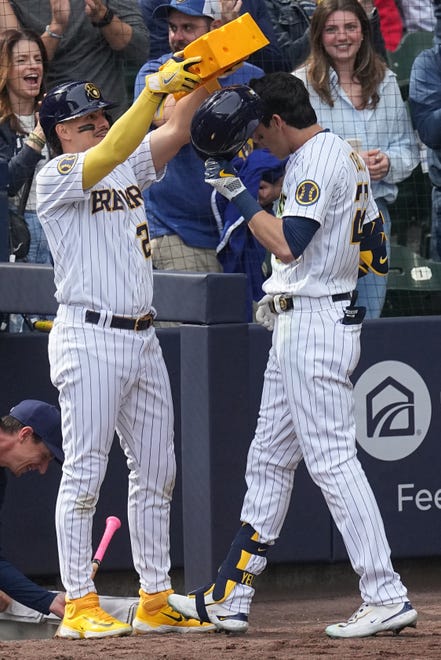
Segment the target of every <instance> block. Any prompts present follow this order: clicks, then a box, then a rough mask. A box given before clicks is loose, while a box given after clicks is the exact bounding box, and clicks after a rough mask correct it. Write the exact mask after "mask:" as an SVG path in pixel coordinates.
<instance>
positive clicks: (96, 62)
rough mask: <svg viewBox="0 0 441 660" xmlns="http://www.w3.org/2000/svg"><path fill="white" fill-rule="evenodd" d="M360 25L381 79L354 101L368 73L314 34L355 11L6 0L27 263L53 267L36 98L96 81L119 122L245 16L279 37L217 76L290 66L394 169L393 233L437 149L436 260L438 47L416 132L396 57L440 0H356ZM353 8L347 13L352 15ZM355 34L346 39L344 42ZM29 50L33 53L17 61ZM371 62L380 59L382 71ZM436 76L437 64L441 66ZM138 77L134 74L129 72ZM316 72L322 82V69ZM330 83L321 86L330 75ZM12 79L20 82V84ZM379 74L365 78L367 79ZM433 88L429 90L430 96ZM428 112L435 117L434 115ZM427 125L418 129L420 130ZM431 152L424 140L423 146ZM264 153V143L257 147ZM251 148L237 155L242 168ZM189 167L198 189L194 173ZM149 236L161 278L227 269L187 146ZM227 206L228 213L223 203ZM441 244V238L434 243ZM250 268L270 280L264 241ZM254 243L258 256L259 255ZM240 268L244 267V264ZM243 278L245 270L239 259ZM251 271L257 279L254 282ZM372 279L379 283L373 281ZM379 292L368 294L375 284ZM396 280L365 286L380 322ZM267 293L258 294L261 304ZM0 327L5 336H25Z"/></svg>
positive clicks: (420, 94) (362, 146) (7, 151)
mask: <svg viewBox="0 0 441 660" xmlns="http://www.w3.org/2000/svg"><path fill="white" fill-rule="evenodd" d="M354 2H357V3H358V4H359V9H360V12H362V13H361V14H360V15H361V16H363V17H364V19H365V20H364V23H363V26H364V27H363V29H366V34H365V35H364V36H363V39H364V43H362V44H361V45H360V53H364V54H365V56H366V57H367V58H368V59H370V60H371V64H370V65H368V66H367V70H369V71H371V73H372V72H373V71H377V72H378V75H377V74H374V77H373V78H372V79H371V80H368V79H367V78H363V80H358V82H357V85H359V88H357V90H356V91H355V93H354V90H353V85H352V84H351V85H350V86H351V91H350V92H349V90H348V86H347V84H348V81H346V83H345V81H344V80H343V78H344V76H346V78H348V77H349V78H348V80H349V82H350V80H352V79H353V78H356V77H357V76H358V75H359V73H360V72H359V70H358V69H357V70H352V71H349V72H346V73H343V72H342V70H341V68H340V67H339V65H338V62H337V61H336V60H335V57H334V56H333V55H332V52H331V50H327V48H326V46H325V45H324V43H322V41H321V35H320V34H319V35H317V33H316V35H315V36H313V35H312V34H311V28H312V27H313V26H314V22H315V23H316V24H317V18H316V17H317V12H323V11H324V9H323V7H325V8H326V7H328V11H330V12H331V13H332V12H335V11H348V10H349V11H350V7H351V3H350V2H349V4H345V3H344V2H342V1H338V2H337V1H336V2H334V3H332V2H331V0H321V1H319V0H209V1H208V0H184V2H182V1H180V2H177V1H175V0H168V1H167V0H110V1H109V0H38V1H35V0H0V30H2V31H3V33H4V36H3V40H2V44H3V45H2V48H1V50H0V58H1V60H2V78H1V81H0V84H1V90H0V95H1V96H0V156H1V157H2V158H3V159H5V160H6V161H7V163H8V173H9V186H8V194H9V201H10V205H11V206H14V205H15V206H17V204H18V201H19V199H20V196H21V195H23V192H25V191H26V186H25V185H24V184H25V183H26V182H28V184H29V196H28V200H27V204H26V213H25V218H26V221H27V223H28V225H29V229H30V233H31V247H30V250H29V253H28V255H27V257H26V258H25V261H29V262H37V263H51V256H50V253H49V251H48V248H47V242H46V239H45V236H44V233H43V231H42V230H41V226H40V224H39V221H38V218H37V216H36V213H35V185H34V183H33V181H34V175H35V173H36V171H38V169H39V168H40V167H41V166H42V164H43V163H44V162H45V160H47V159H48V158H49V157H50V154H49V151H48V149H47V146H46V144H45V139H44V135H43V133H42V131H41V128H40V126H39V123H38V103H39V102H40V101H41V98H42V96H43V94H44V93H45V91H47V90H48V89H50V88H52V87H53V86H55V85H57V84H59V83H61V82H66V81H68V80H91V81H93V82H94V83H96V84H97V85H98V86H99V87H100V88H101V89H102V91H103V94H104V95H105V96H106V97H107V98H110V99H112V101H113V102H114V103H115V105H114V108H112V110H111V114H112V116H113V118H114V119H116V118H117V117H118V116H120V115H121V113H122V112H123V111H124V110H125V109H126V108H127V107H128V105H129V104H130V103H131V102H132V101H133V100H134V98H136V97H137V95H138V94H139V91H140V89H141V88H142V85H143V80H144V76H145V75H146V74H148V73H151V72H152V71H154V70H155V69H156V68H158V67H159V66H161V64H162V63H163V62H164V61H166V59H168V58H169V57H170V54H173V53H176V52H179V51H180V50H182V49H183V48H184V47H185V46H186V45H187V44H189V43H190V42H191V41H193V40H194V39H196V38H198V37H199V36H201V35H203V34H206V33H207V32H209V31H211V30H213V29H216V28H217V27H219V26H221V25H225V24H226V23H227V22H228V21H230V20H234V19H235V18H237V17H238V16H240V15H243V14H244V13H245V12H249V13H250V14H251V16H252V17H253V18H254V19H255V21H256V22H257V24H258V25H259V27H260V29H261V30H262V31H263V32H264V34H265V35H266V36H267V38H268V39H269V42H270V43H269V45H268V46H266V47H265V48H263V49H261V50H259V51H257V52H256V53H254V54H252V55H251V56H250V57H249V59H248V61H247V62H246V63H245V64H244V65H243V66H242V67H241V68H239V69H238V70H236V71H233V72H232V73H231V74H230V75H227V76H225V77H223V78H222V79H220V81H219V82H220V84H221V85H222V86H227V85H231V84H237V83H241V84H243V83H245V84H246V83H247V82H248V81H249V80H250V79H251V78H253V77H260V76H261V75H263V74H264V73H268V72H272V71H277V70H283V71H289V72H293V73H295V75H297V76H299V77H300V78H301V79H302V80H303V81H304V82H305V84H306V85H307V87H308V89H309V92H310V94H311V98H312V100H313V104H314V106H315V109H316V111H317V113H318V115H319V120H320V122H321V123H322V124H323V125H324V126H326V127H329V128H331V129H332V130H334V131H335V132H337V133H339V134H340V135H341V136H342V137H345V138H348V139H355V140H356V144H357V146H358V148H359V151H360V152H361V154H362V156H363V157H365V158H366V159H367V161H368V163H369V158H370V156H369V154H370V153H371V154H373V151H378V153H380V154H383V155H384V162H383V165H384V168H383V169H384V172H383V173H382V174H381V172H380V174H378V172H375V171H374V170H373V169H371V168H370V169H371V179H372V182H373V190H374V194H375V198H376V200H377V204H378V206H379V208H380V209H381V210H382V212H383V215H384V217H385V223H386V230H387V233H388V235H389V238H391V235H392V234H393V227H391V225H390V217H389V213H388V205H389V204H390V203H391V202H394V201H395V199H396V196H397V191H398V189H397V183H398V182H400V181H402V180H404V179H406V178H407V177H408V176H409V175H410V174H411V172H412V170H413V169H414V168H415V167H416V166H417V164H418V162H419V157H418V155H417V147H416V143H417V140H418V134H419V139H420V141H422V142H424V143H425V144H426V145H427V146H428V147H429V155H428V158H429V176H430V181H431V183H432V185H433V197H432V208H433V226H432V250H431V255H430V256H431V258H432V259H436V260H439V258H440V254H441V248H440V247H439V246H440V243H441V238H440V237H439V234H440V230H439V227H440V226H441V220H440V217H441V212H440V210H439V209H441V199H440V198H441V193H440V192H439V191H440V190H441V174H440V173H441V164H440V163H441V156H440V153H441V151H440V148H439V144H438V141H437V140H436V139H434V138H433V135H435V134H436V135H437V134H438V131H434V130H433V129H432V128H429V127H434V126H435V123H434V122H432V121H431V120H430V121H427V116H428V115H427V113H430V117H431V118H433V117H436V116H437V111H438V105H437V104H438V92H437V83H435V82H434V81H435V80H437V78H436V75H437V74H436V75H435V74H434V75H435V77H434V76H432V73H431V67H432V66H434V67H435V64H434V63H435V62H436V61H437V60H436V58H437V57H438V56H439V54H438V46H434V49H432V50H431V51H430V53H428V52H427V53H425V54H422V55H421V58H418V59H417V62H416V72H415V74H414V75H413V82H412V94H411V98H410V100H409V103H410V108H411V109H412V120H413V122H414V125H413V127H412V124H411V120H410V115H409V107H408V104H407V103H405V102H403V101H402V100H401V97H400V89H399V87H398V84H397V80H396V77H395V75H394V73H393V72H392V71H391V70H390V68H389V66H388V62H389V60H388V55H389V53H392V52H394V51H396V50H397V49H399V47H400V44H401V42H402V40H403V38H404V37H405V35H406V34H408V33H410V32H412V31H421V30H424V31H430V32H432V31H435V27H436V18H437V16H436V11H437V7H438V5H439V2H438V0H418V1H417V0H412V1H411V2H408V1H407V0H354ZM348 7H349V9H348ZM344 38H346V36H345V37H344ZM19 51H20V52H19ZM21 51H26V52H23V53H22V52H21ZM373 62H375V64H373ZM435 70H436V71H437V69H435ZM134 71H137V72H138V73H137V75H136V80H135V84H134V86H133V80H134V78H135V77H134V76H132V77H130V76H129V75H128V72H134ZM314 72H315V73H314ZM321 74H322V77H321V79H320V81H319V78H320V75H321ZM14 78H16V80H14ZM368 78H369V76H368ZM426 79H427V80H426ZM428 85H429V86H430V88H431V89H433V94H432V95H431V97H430V99H429V98H428V95H427V90H428ZM174 103H175V101H174V99H173V98H168V99H167V101H166V103H164V104H163V106H162V112H161V113H160V114H158V116H157V118H156V124H155V125H159V124H161V123H163V122H164V121H167V119H168V118H169V117H170V115H171V113H172V112H173V104H174ZM428 104H430V109H429V108H428ZM415 129H417V130H418V133H417V132H416V130H415ZM420 144H421V143H420ZM254 147H256V145H254ZM252 148H253V145H250V148H249V150H245V153H242V154H239V157H240V158H241V159H242V160H243V159H246V158H247V157H248V154H249V152H250V151H251V150H252ZM189 171H191V172H192V181H191V185H189V181H188V172H189ZM144 200H145V205H146V212H147V217H148V220H149V226H150V230H151V238H152V256H153V263H154V267H155V268H157V269H165V270H169V269H172V270H190V271H214V272H222V271H223V270H226V269H227V268H228V266H227V263H230V262H229V260H228V259H227V260H226V259H225V235H226V227H227V226H228V224H229V222H228V220H227V219H226V218H225V217H224V212H223V210H222V209H221V212H220V211H219V208H217V205H216V204H213V203H212V200H211V191H210V189H209V186H208V185H207V184H206V183H205V182H204V177H203V162H202V160H201V159H200V158H199V157H198V156H197V154H196V152H195V151H194V149H193V148H192V146H191V145H187V146H185V147H183V148H182V149H181V151H180V152H179V154H178V155H177V156H176V157H175V158H174V159H173V160H172V162H171V163H170V164H169V165H168V170H167V173H166V175H165V177H164V178H163V180H162V181H160V182H158V183H157V184H155V185H154V186H152V187H151V188H150V189H149V190H148V191H147V192H146V193H145V194H144ZM221 206H222V205H221ZM437 237H438V238H437ZM244 245H247V249H250V250H251V253H250V254H247V259H246V262H247V263H248V264H249V263H251V264H253V259H254V258H255V260H256V263H254V264H253V268H252V270H253V271H254V272H258V273H259V277H260V276H261V273H263V275H262V276H263V277H266V276H267V275H269V273H267V272H266V270H265V263H267V259H266V258H265V255H263V258H262V250H260V249H259V246H256V245H255V244H254V241H246V242H245V244H244ZM250 246H251V247H250ZM241 263H242V265H241ZM236 268H237V269H239V270H240V269H242V271H244V272H248V274H249V271H247V270H246V268H245V267H244V266H243V262H241V260H239V262H238V263H237V265H236ZM249 276H250V275H249ZM371 278H372V280H371ZM370 287H373V289H374V290H375V291H376V293H374V294H373V293H372V289H371V288H370ZM385 287H386V280H385V279H384V280H383V282H382V283H381V282H380V281H379V278H375V276H374V275H372V276H367V278H364V280H362V281H361V282H360V293H361V298H362V300H363V303H364V304H366V306H367V308H368V317H369V316H370V317H372V318H374V317H378V316H380V315H381V309H382V303H383V301H384V296H385ZM258 288H259V287H258V286H257V287H255V290H256V292H255V293H254V294H253V299H255V298H256V295H257V291H258ZM13 325H14V324H12V323H11V324H10V326H8V324H7V323H6V324H5V323H3V329H9V330H11V331H12V330H14V329H15V330H17V329H21V327H22V326H23V323H22V322H19V323H18V324H16V325H14V327H13Z"/></svg>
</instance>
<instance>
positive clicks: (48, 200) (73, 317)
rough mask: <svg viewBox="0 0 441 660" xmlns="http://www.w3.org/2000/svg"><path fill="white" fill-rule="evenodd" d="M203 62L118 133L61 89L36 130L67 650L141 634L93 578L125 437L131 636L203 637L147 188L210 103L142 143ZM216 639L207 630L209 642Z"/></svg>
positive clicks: (180, 111)
mask: <svg viewBox="0 0 441 660" xmlns="http://www.w3.org/2000/svg"><path fill="white" fill-rule="evenodd" d="M199 61H200V58H190V59H188V60H185V61H180V62H177V61H175V60H173V59H172V60H170V61H169V62H168V63H166V65H165V67H164V68H163V69H162V70H161V71H159V72H158V73H156V74H152V75H151V76H147V77H146V86H145V89H144V90H143V92H142V93H141V95H140V97H139V98H138V99H137V101H136V103H135V104H134V105H133V106H132V107H131V108H130V109H129V110H128V111H127V112H126V113H125V114H124V115H123V116H122V117H120V118H119V119H118V121H117V122H116V123H115V124H114V125H113V126H112V127H111V128H110V130H109V120H108V117H107V114H106V111H107V110H108V108H109V107H111V104H110V103H109V102H107V101H106V100H105V99H103V97H102V95H101V92H100V90H99V89H98V88H97V87H96V86H95V85H94V84H93V83H91V82H87V81H82V82H72V83H67V84H64V85H60V86H58V87H56V88H55V89H53V90H52V91H50V92H49V94H48V95H47V96H46V97H45V99H44V101H43V104H42V107H41V110H40V121H41V124H42V127H43V130H44V132H45V135H46V138H47V140H48V142H49V144H50V146H51V148H52V149H53V150H54V151H55V152H56V153H58V155H57V156H56V157H55V158H53V160H51V161H50V162H49V163H48V164H47V165H46V166H45V167H44V168H43V169H42V170H41V172H40V176H39V178H38V182H37V206H38V213H39V217H40V220H41V222H42V224H43V227H44V230H45V232H46V235H47V237H48V241H49V244H50V247H51V250H52V253H53V257H54V276H55V284H56V298H57V301H58V303H59V308H58V311H57V316H56V319H55V321H54V326H53V329H52V331H51V333H50V337H49V359H50V367H51V379H52V382H53V383H54V385H55V386H56V387H57V388H58V390H59V402H60V407H61V414H62V430H63V448H64V452H65V461H64V465H63V476H62V479H61V484H60V490H59V495H58V499H57V507H56V528H57V540H58V550H59V560H60V571H61V578H62V581H63V584H64V586H65V589H66V609H65V616H64V618H63V620H62V622H61V624H60V626H59V629H58V631H57V636H59V637H64V638H70V639H72V638H73V639H76V638H83V637H106V636H122V635H127V634H130V633H131V632H132V627H131V626H130V625H128V624H127V623H124V622H122V621H118V620H117V619H115V618H114V617H112V616H110V615H109V614H108V613H107V612H105V611H104V610H102V609H101V608H100V607H99V599H98V595H97V593H96V590H95V586H94V583H93V581H92V578H91V569H92V564H91V562H92V548H91V540H92V523H93V515H94V512H95V507H96V503H97V500H98V494H99V489H100V486H101V484H102V481H103V479H104V476H105V473H106V467H107V460H108V454H109V451H110V448H111V445H112V441H113V437H114V433H115V429H116V432H117V434H118V436H119V441H120V444H121V447H122V449H123V451H124V453H125V455H126V457H127V465H128V468H129V471H130V475H129V495H128V521H129V531H130V538H131V545H132V554H133V562H134V566H135V569H136V571H137V572H138V574H139V578H140V587H141V588H140V592H139V593H140V601H139V606H138V608H137V611H136V615H135V618H134V621H133V630H134V632H135V633H138V634H144V633H149V632H172V631H176V632H188V631H192V630H195V631H199V630H205V629H207V627H206V626H202V627H201V624H200V622H199V621H185V620H184V619H183V617H182V616H181V615H179V614H178V613H176V612H173V610H172V609H171V608H170V607H169V606H168V604H167V596H168V594H169V593H171V588H170V587H171V584H170V578H169V574H168V573H169V568H170V559H169V513H170V500H171V496H172V491H173V486H174V480H175V456H174V448H173V410H172V401H171V393H170V384H169V378H168V374H167V371H166V367H165V363H164V359H163V357H162V353H161V349H160V346H159V343H158V339H157V337H156V334H155V330H154V328H153V327H152V319H153V317H154V314H155V312H154V310H153V308H152V293H153V291H152V284H153V275H152V265H151V254H150V245H149V232H148V226H147V224H146V218H145V210H144V204H143V198H142V190H143V188H145V187H147V186H149V185H151V184H152V183H153V182H154V181H157V180H158V179H160V178H161V177H162V176H163V173H164V168H165V165H166V163H167V161H168V160H169V159H170V158H172V157H173V156H174V155H175V154H176V152H177V151H178V150H179V149H180V148H181V147H182V145H183V144H185V143H186V142H187V141H188V140H189V137H190V130H189V129H190V120H191V116H192V114H193V112H194V110H195V109H196V108H197V106H198V105H199V103H200V102H201V101H202V99H203V98H204V97H205V96H206V95H207V92H206V91H205V90H203V88H201V89H200V90H198V91H195V92H194V94H190V95H187V96H186V97H185V98H183V99H182V100H181V101H179V103H177V115H176V119H174V118H173V120H172V122H168V123H167V125H166V126H164V127H162V128H159V129H158V130H156V131H154V132H153V133H150V134H148V135H147V137H146V133H147V131H148V129H149V126H150V123H151V121H152V118H153V115H154V113H155V112H156V110H157V107H158V104H159V103H160V102H161V100H162V99H163V97H164V94H166V93H174V92H180V91H184V92H190V91H192V90H193V88H194V87H195V86H197V85H198V84H199V83H200V78H199V77H198V76H197V75H194V74H192V73H190V72H188V70H187V69H188V67H189V66H190V65H191V64H192V63H196V62H199ZM210 628H214V626H213V625H212V624H211V625H210V626H209V627H208V629H210Z"/></svg>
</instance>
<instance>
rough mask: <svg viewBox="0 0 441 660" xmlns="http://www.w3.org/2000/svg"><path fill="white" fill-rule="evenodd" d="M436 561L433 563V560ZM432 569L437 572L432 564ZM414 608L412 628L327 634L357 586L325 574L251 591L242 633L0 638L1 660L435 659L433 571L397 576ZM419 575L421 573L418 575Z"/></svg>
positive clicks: (437, 589) (439, 587) (440, 654)
mask: <svg viewBox="0 0 441 660" xmlns="http://www.w3.org/2000/svg"><path fill="white" fill-rule="evenodd" d="M435 566H436V564H435ZM438 573H439V571H438ZM401 574H402V576H403V578H404V577H405V582H406V584H407V585H408V587H409V589H410V591H411V597H412V603H413V605H414V607H416V609H417V610H418V613H419V619H418V625H417V628H416V629H413V628H406V629H405V630H404V631H403V632H401V633H400V635H392V634H391V633H386V634H382V635H377V636H376V637H370V638H366V639H360V640H353V639H352V640H332V639H329V638H328V637H327V636H326V635H325V634H324V628H325V627H326V625H328V624H329V623H332V622H336V621H341V620H344V619H345V618H347V617H348V616H349V615H350V614H351V613H352V612H353V611H354V610H355V609H356V608H357V607H358V606H359V600H358V594H357V590H356V589H355V590H354V588H353V584H352V585H351V588H350V590H349V589H348V588H347V585H343V588H342V589H340V588H339V589H336V585H335V584H333V585H331V586H329V585H328V584H326V579H325V580H324V581H323V583H322V584H321V585H319V584H317V582H316V583H315V584H314V585H312V586H311V585H309V587H305V585H303V587H302V588H301V589H298V588H297V589H296V594H295V597H293V596H292V593H293V592H292V589H287V588H286V586H285V588H282V589H280V587H279V585H276V588H275V589H273V590H272V591H271V590H269V589H264V590H263V591H264V593H263V594H262V595H261V596H259V595H258V594H256V597H255V601H254V603H253V608H252V612H251V616H250V629H249V631H248V633H247V634H245V635H226V634H224V633H213V632H210V633H203V634H201V633H199V634H186V635H174V634H169V635H148V636H146V637H139V636H137V637H125V638H116V639H108V640H79V641H68V640H60V639H44V640H42V639H38V640H20V641H0V660H6V659H8V660H9V659H10V658H18V659H19V660H28V659H29V660H30V659H32V660H42V659H44V660H48V659H55V660H86V659H92V658H94V659H96V658H117V659H118V660H122V659H123V658H131V659H133V660H138V659H139V660H141V659H146V658H149V660H163V659H166V660H195V659H196V658H209V659H210V660H220V659H221V658H222V659H224V658H228V659H229V660H247V659H249V658H258V659H259V660H273V659H275V660H288V659H289V660H291V659H301V658H308V660H315V659H317V660H318V658H323V657H324V656H326V657H330V658H337V657H338V658H340V660H352V659H357V660H361V659H364V658H377V659H381V660H383V659H388V658H401V659H402V660H423V659H424V660H427V659H429V658H430V659H431V658H433V659H435V658H436V659H437V660H440V658H441V627H440V620H441V597H440V595H441V581H440V577H439V576H438V575H434V577H433V579H432V576H431V575H429V574H426V575H425V576H424V575H423V579H417V578H418V576H414V577H415V579H414V580H413V579H412V571H411V574H410V576H404V575H403V573H401ZM420 578H421V576H420Z"/></svg>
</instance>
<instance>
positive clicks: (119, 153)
mask: <svg viewBox="0 0 441 660" xmlns="http://www.w3.org/2000/svg"><path fill="white" fill-rule="evenodd" d="M161 98H162V95H161V94H154V93H152V92H150V91H148V90H147V89H144V90H143V91H142V92H141V94H140V95H139V96H138V98H137V99H136V101H135V103H134V104H133V105H132V107H131V108H129V109H128V110H127V112H125V113H124V114H123V115H122V116H121V117H120V118H119V119H118V120H117V121H116V122H115V123H114V124H113V126H112V127H111V129H110V130H109V132H108V133H107V135H106V137H105V138H104V139H103V140H102V142H100V144H98V145H96V146H95V147H92V149H90V150H89V151H88V152H87V154H86V156H85V159H84V168H83V188H84V190H87V189H88V188H91V187H92V186H94V185H95V184H96V183H98V181H101V179H102V178H103V177H105V176H106V175H107V174H109V172H111V171H112V170H113V169H114V168H115V167H116V166H117V165H119V164H120V163H123V162H124V161H125V160H126V159H127V158H128V157H129V156H130V154H131V153H133V151H134V150H135V149H136V147H138V146H139V144H140V143H141V141H142V139H143V138H144V136H145V134H146V133H147V131H148V129H149V128H150V124H151V123H152V119H153V116H154V114H155V112H156V108H157V107H158V104H159V102H160V100H161Z"/></svg>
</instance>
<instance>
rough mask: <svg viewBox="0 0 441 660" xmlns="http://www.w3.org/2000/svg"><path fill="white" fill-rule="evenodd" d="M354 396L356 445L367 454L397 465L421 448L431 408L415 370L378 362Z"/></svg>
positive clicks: (392, 362)
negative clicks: (397, 461) (395, 462)
mask: <svg viewBox="0 0 441 660" xmlns="http://www.w3.org/2000/svg"><path fill="white" fill-rule="evenodd" d="M385 374H387V375H386V376H385ZM354 395H355V418H356V430H357V442H358V443H359V444H360V446H361V447H362V448H363V449H364V450H365V451H366V452H367V453H368V454H370V455H371V456H373V457H374V458H378V459H380V460H383V461H396V460H400V459H401V458H405V457H406V456H409V455H410V454H412V453H413V452H414V451H415V450H416V449H417V448H418V447H419V446H420V445H421V443H422V442H423V440H424V438H425V437H426V435H427V432H428V430H429V427H430V421H431V417H432V404H431V400H430V394H429V390H428V388H427V386H426V384H425V382H424V380H423V379H422V378H421V376H420V375H419V373H418V372H417V371H415V369H413V368H412V367H410V366H409V365H408V364H405V363H404V362H398V361H392V360H390V361H385V362H379V363H377V364H375V365H373V366H372V367H370V368H369V369H367V371H365V372H364V373H363V374H362V376H361V377H360V378H359V379H358V381H357V383H356V385H355V387H354Z"/></svg>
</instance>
